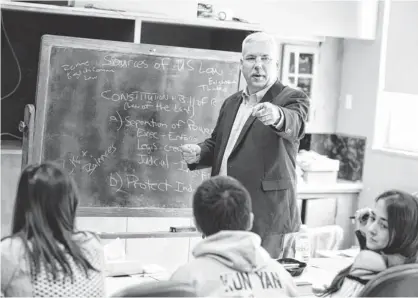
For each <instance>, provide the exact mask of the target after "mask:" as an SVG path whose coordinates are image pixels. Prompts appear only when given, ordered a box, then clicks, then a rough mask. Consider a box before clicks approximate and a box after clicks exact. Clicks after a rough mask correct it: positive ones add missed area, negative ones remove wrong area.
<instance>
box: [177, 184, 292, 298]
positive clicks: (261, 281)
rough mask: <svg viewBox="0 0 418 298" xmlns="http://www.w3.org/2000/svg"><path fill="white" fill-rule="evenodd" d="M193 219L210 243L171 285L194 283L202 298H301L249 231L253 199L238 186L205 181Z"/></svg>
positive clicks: (195, 199) (201, 245) (202, 246)
mask: <svg viewBox="0 0 418 298" xmlns="http://www.w3.org/2000/svg"><path fill="white" fill-rule="evenodd" d="M193 215H194V219H195V223H196V227H197V228H198V229H199V231H200V232H202V233H203V235H204V236H205V237H206V238H205V239H204V240H202V241H201V242H200V243H199V244H197V246H196V247H195V248H194V250H193V255H194V257H195V259H194V260H193V261H191V262H189V263H188V264H186V265H184V266H182V267H180V268H179V269H177V271H176V272H174V274H173V275H172V277H171V280H177V281H183V282H190V283H192V284H193V285H194V287H195V289H196V292H197V295H198V296H216V297H228V296H229V297H232V296H234V297H238V296H239V297H244V296H245V297H250V296H252V297H268V296H270V297H283V296H291V297H294V296H297V293H296V286H295V283H294V281H293V278H292V277H291V276H290V274H289V273H288V272H287V271H286V270H285V269H284V267H283V266H282V265H281V264H279V263H278V262H277V261H276V260H274V259H272V258H271V257H270V255H269V254H268V252H267V251H266V250H265V249H264V248H263V247H261V238H260V236H258V235H257V234H255V233H252V232H250V231H249V230H250V229H251V226H252V222H253V218H254V215H253V213H252V207H251V198H250V195H249V193H248V191H247V190H246V189H245V188H244V186H242V184H241V183H240V182H238V181H237V180H236V179H234V178H232V177H226V176H216V177H212V178H211V179H209V180H206V181H204V182H203V183H202V184H201V185H200V186H199V187H198V188H197V189H196V192H195V193H194V197H193Z"/></svg>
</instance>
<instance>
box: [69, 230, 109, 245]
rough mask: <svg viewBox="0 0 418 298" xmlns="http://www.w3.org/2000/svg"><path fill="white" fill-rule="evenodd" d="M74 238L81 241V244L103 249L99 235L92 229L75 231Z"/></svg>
mask: <svg viewBox="0 0 418 298" xmlns="http://www.w3.org/2000/svg"><path fill="white" fill-rule="evenodd" d="M73 239H74V240H75V241H77V242H78V243H80V245H81V246H89V247H95V248H97V249H103V245H102V244H101V242H100V238H99V236H98V235H97V234H96V233H94V232H91V231H77V232H75V233H74V236H73Z"/></svg>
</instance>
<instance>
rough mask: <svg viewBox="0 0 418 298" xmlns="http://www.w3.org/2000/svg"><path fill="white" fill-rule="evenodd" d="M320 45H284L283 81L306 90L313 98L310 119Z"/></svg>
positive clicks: (311, 116)
mask: <svg viewBox="0 0 418 298" xmlns="http://www.w3.org/2000/svg"><path fill="white" fill-rule="evenodd" d="M318 52H319V50H318V47H316V46H304V45H284V47H283V63H282V82H283V84H285V85H289V86H291V87H293V88H297V89H300V90H302V91H303V92H305V93H306V94H307V95H308V96H309V98H310V99H311V109H310V111H309V116H308V121H309V120H313V118H314V112H313V106H314V104H313V102H314V100H313V99H314V94H315V93H314V92H315V72H316V69H317V65H318Z"/></svg>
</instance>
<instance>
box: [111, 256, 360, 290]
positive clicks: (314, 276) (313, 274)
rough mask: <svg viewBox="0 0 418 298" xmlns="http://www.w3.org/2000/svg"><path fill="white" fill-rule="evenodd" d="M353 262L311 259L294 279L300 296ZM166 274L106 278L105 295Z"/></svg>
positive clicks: (339, 258) (160, 278)
mask: <svg viewBox="0 0 418 298" xmlns="http://www.w3.org/2000/svg"><path fill="white" fill-rule="evenodd" d="M352 262H353V258H348V257H333V258H312V259H311V260H310V261H309V265H308V267H307V268H306V269H305V270H304V272H303V273H302V275H300V276H297V277H295V278H294V280H295V283H296V286H297V289H298V292H299V295H300V296H312V295H313V292H312V286H313V285H324V284H330V283H331V281H332V279H333V278H334V277H335V275H336V274H337V273H338V272H339V271H340V270H342V269H344V268H345V267H347V266H349V265H350V264H351V263H352ZM169 278H170V274H169V273H168V272H166V273H161V274H158V275H133V276H124V277H106V293H107V295H108V296H112V295H113V294H114V293H116V292H117V291H119V290H120V289H122V288H124V287H127V286H131V285H134V284H142V283H146V282H155V281H158V280H165V279H169Z"/></svg>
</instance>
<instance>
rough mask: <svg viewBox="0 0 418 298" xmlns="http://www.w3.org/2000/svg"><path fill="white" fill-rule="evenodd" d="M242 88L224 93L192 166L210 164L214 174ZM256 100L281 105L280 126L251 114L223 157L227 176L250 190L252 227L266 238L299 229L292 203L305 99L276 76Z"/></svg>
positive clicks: (294, 198) (297, 218) (293, 200)
mask: <svg viewBox="0 0 418 298" xmlns="http://www.w3.org/2000/svg"><path fill="white" fill-rule="evenodd" d="M241 101H242V92H241V91H240V92H237V93H235V94H233V95H232V96H230V97H228V98H227V99H226V100H225V101H224V103H223V105H222V107H221V110H220V112H219V117H218V120H217V123H216V126H215V128H214V130H213V133H212V135H211V137H210V138H208V139H206V140H205V141H204V142H202V143H200V144H199V146H200V147H201V149H202V150H201V155H200V156H201V157H200V161H199V163H198V164H192V165H189V168H190V169H191V170H193V169H200V168H204V167H212V176H216V175H218V173H219V170H220V166H221V162H222V157H223V154H224V151H225V148H226V145H227V142H228V138H229V134H230V132H231V129H232V125H233V123H234V119H235V116H236V114H237V111H238V108H239V106H240V104H241ZM260 102H271V103H273V104H275V105H278V106H280V107H281V108H282V111H283V114H284V123H283V126H282V128H281V129H280V130H277V129H276V128H274V127H273V126H266V125H264V124H263V123H261V122H260V121H259V120H258V119H256V117H253V116H250V117H249V118H248V120H247V122H246V123H245V125H244V127H243V129H242V131H241V133H240V135H239V137H238V140H237V142H236V144H235V147H234V149H233V150H232V152H231V155H230V156H229V159H228V170H227V171H228V175H229V176H232V177H234V178H236V179H237V180H239V181H240V182H241V183H242V184H243V185H244V186H245V187H246V188H247V190H248V191H249V193H250V195H251V198H252V206H253V212H254V226H253V231H254V232H255V233H257V234H259V235H260V236H261V238H262V239H263V238H265V237H267V236H271V235H278V234H285V233H291V232H295V231H298V230H299V226H300V223H301V220H300V214H299V210H298V208H297V203H296V189H295V188H296V185H295V184H296V171H295V169H296V155H297V152H298V149H299V140H300V139H301V138H302V137H303V135H304V131H305V122H306V119H307V114H308V107H309V101H308V98H307V96H306V95H305V93H303V92H302V91H299V90H296V89H292V88H290V87H287V86H284V85H282V84H281V83H280V82H279V81H277V82H276V83H275V84H274V85H273V86H272V87H271V88H270V89H269V90H268V91H267V93H266V94H265V95H264V97H263V98H262V100H261V101H260Z"/></svg>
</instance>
